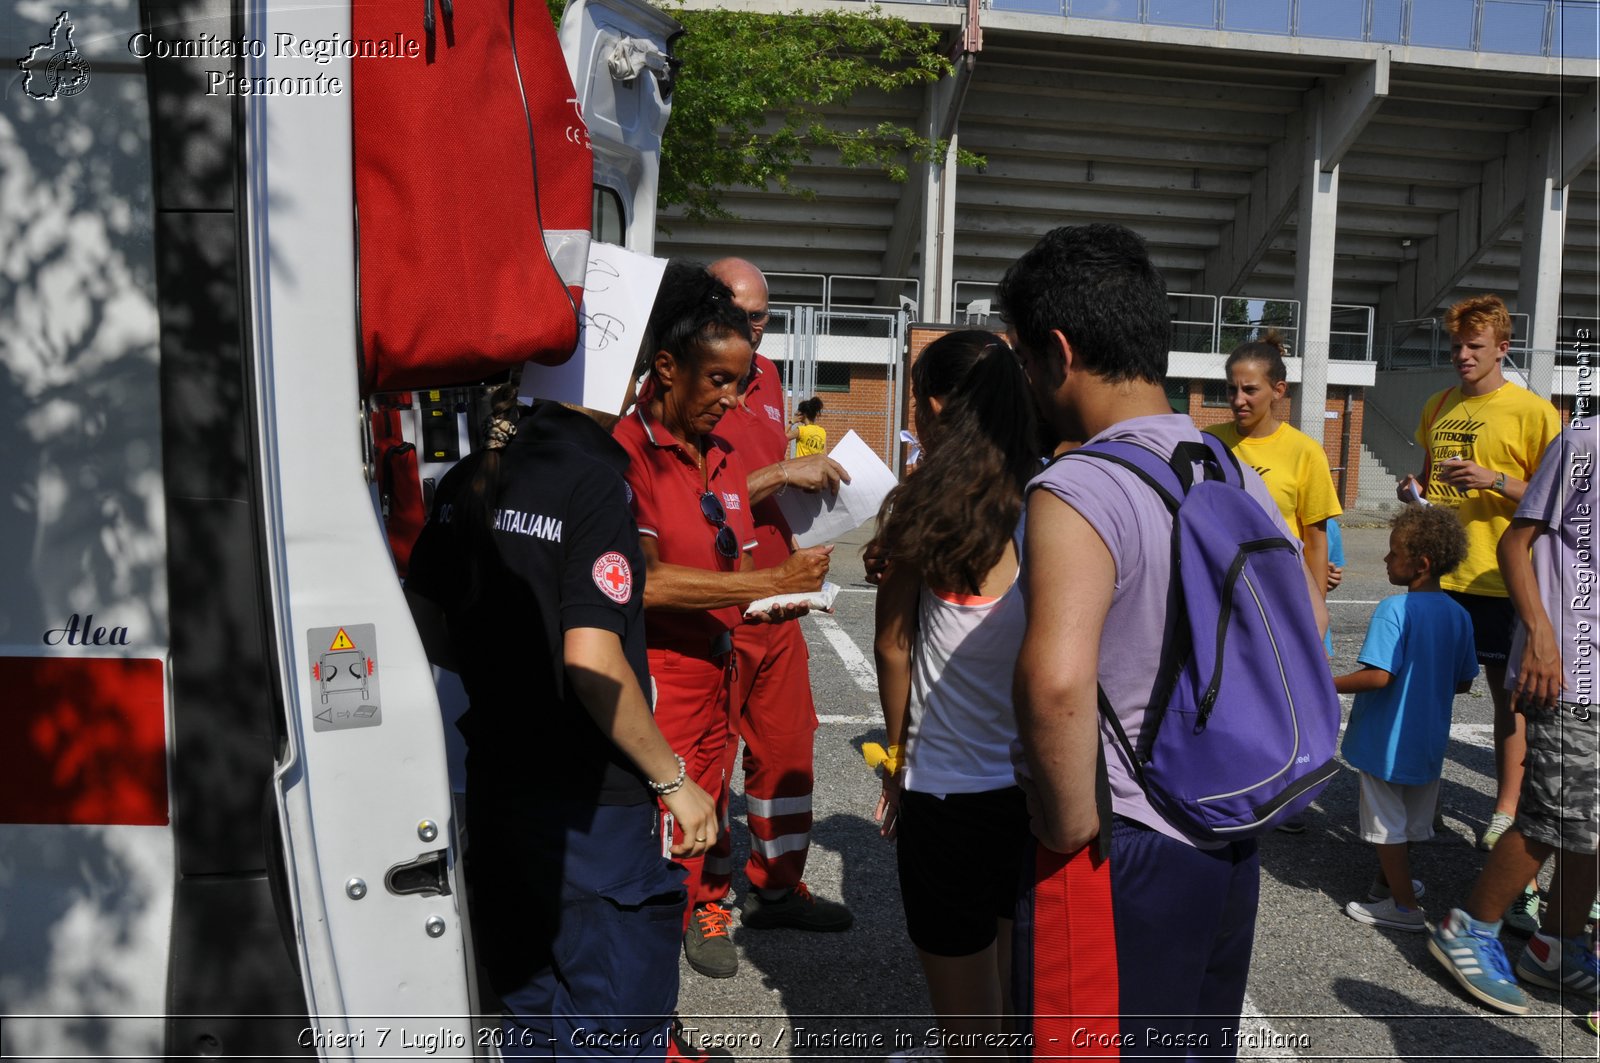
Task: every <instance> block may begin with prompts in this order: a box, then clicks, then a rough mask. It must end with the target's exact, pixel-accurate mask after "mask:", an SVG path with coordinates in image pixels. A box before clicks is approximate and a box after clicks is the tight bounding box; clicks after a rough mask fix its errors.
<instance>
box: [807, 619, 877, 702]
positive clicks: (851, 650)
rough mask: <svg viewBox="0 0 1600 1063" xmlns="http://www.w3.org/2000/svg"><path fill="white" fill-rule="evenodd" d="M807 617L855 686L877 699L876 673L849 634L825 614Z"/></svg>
mask: <svg viewBox="0 0 1600 1063" xmlns="http://www.w3.org/2000/svg"><path fill="white" fill-rule="evenodd" d="M807 615H808V616H809V617H810V618H811V619H812V620H815V621H816V623H817V630H819V631H821V632H822V637H823V638H825V639H827V640H828V645H830V646H832V647H833V652H834V653H837V654H838V655H839V662H840V663H841V664H843V665H844V670H845V671H846V672H849V673H850V678H851V679H854V680H855V681H856V686H858V687H860V688H861V689H862V690H864V691H866V692H867V693H868V694H871V695H872V696H873V697H877V696H878V673H877V671H876V670H875V669H874V668H873V667H872V664H871V663H870V662H869V661H868V660H867V658H866V656H865V655H864V654H863V653H862V652H861V651H860V650H859V649H857V648H856V643H855V640H854V639H852V638H851V637H850V633H849V632H847V631H845V629H844V628H842V627H840V626H839V622H838V621H837V620H835V619H834V618H833V617H831V616H828V615H827V614H825V613H808V614H807Z"/></svg>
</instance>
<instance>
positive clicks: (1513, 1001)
mask: <svg viewBox="0 0 1600 1063" xmlns="http://www.w3.org/2000/svg"><path fill="white" fill-rule="evenodd" d="M1486 926H1487V927H1488V928H1487V929H1482V930H1480V929H1478V928H1477V927H1474V926H1473V925H1472V920H1471V919H1470V918H1468V916H1467V913H1466V912H1463V911H1462V910H1461V909H1460V908H1452V909H1450V914H1449V915H1447V916H1445V917H1444V918H1443V919H1441V920H1439V928H1438V929H1437V930H1435V931H1434V932H1433V933H1432V934H1429V935H1428V951H1429V952H1431V953H1433V958H1434V959H1436V960H1438V961H1439V962H1440V963H1442V964H1444V969H1445V970H1447V971H1449V972H1450V974H1451V975H1452V976H1453V977H1454V978H1455V980H1456V981H1458V982H1460V983H1461V988H1462V989H1465V990H1466V991H1467V993H1468V994H1470V995H1471V996H1473V997H1476V998H1477V999H1478V1000H1479V1001H1480V1002H1481V1003H1484V1004H1487V1005H1489V1007H1491V1008H1496V1009H1498V1010H1500V1011H1505V1012H1509V1013H1511V1014H1512V1015H1522V1014H1525V1013H1526V1012H1527V1010H1528V997H1527V995H1526V994H1524V993H1523V992H1522V990H1521V988H1520V987H1518V985H1517V981H1516V979H1515V978H1513V977H1512V976H1511V961H1510V960H1509V959H1508V958H1507V957H1506V950H1505V946H1504V945H1502V944H1500V925H1499V924H1498V923H1492V924H1486ZM1591 962H1592V961H1591Z"/></svg>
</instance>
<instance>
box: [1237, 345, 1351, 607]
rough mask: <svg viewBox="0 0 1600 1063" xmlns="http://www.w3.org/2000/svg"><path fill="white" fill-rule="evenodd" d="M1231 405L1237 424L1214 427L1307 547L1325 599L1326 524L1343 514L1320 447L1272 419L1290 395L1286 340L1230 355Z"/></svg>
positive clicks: (1244, 347) (1308, 565)
mask: <svg viewBox="0 0 1600 1063" xmlns="http://www.w3.org/2000/svg"><path fill="white" fill-rule="evenodd" d="M1227 372H1228V403H1229V405H1230V406H1231V407H1232V408H1233V423H1232V424H1219V425H1212V426H1211V427H1210V428H1207V429H1206V431H1207V432H1210V433H1211V434H1212V435H1214V436H1217V437H1218V438H1219V439H1221V440H1222V441H1223V442H1224V443H1226V444H1228V449H1229V450H1231V451H1233V453H1234V456H1235V457H1237V458H1238V459H1239V461H1240V462H1241V463H1243V464H1245V465H1248V466H1250V467H1251V468H1252V469H1254V470H1255V471H1256V472H1257V473H1259V474H1260V476H1261V479H1262V480H1263V481H1265V483H1266V485H1267V490H1268V491H1269V492H1271V494H1272V498H1273V501H1275V502H1277V503H1278V511H1279V512H1280V513H1282V514H1283V520H1284V523H1286V524H1288V525H1289V528H1290V530H1291V531H1293V532H1294V533H1295V534H1296V535H1298V536H1299V537H1300V541H1301V542H1302V543H1304V544H1305V554H1304V556H1305V562H1306V570H1307V571H1308V572H1310V573H1311V577H1312V582H1313V583H1314V584H1315V585H1316V586H1319V587H1321V588H1323V592H1324V593H1326V592H1327V591H1328V590H1329V589H1330V579H1329V576H1330V572H1329V569H1328V520H1329V518H1331V517H1337V516H1338V515H1339V514H1340V513H1343V512H1344V508H1343V507H1342V506H1340V505H1339V494H1338V492H1337V491H1336V490H1334V486H1333V473H1332V472H1331V471H1330V470H1329V468H1328V456H1327V455H1326V454H1325V453H1323V450H1322V444H1320V443H1318V442H1317V441H1316V440H1314V439H1312V438H1311V437H1310V436H1308V435H1306V434H1305V433H1304V432H1302V431H1300V430H1299V429H1297V428H1295V427H1294V426H1292V425H1287V424H1284V423H1283V422H1282V421H1280V420H1278V418H1277V417H1275V416H1273V413H1272V403H1273V402H1274V400H1277V399H1281V398H1283V396H1284V394H1285V392H1287V391H1288V390H1289V383H1288V370H1287V368H1286V367H1285V366H1284V364H1283V340H1282V339H1280V338H1279V336H1278V334H1277V332H1276V331H1269V332H1268V333H1267V334H1266V335H1265V336H1263V337H1262V338H1261V339H1259V340H1255V341H1253V342H1250V343H1246V344H1244V345H1242V346H1240V347H1237V348H1235V349H1234V352H1233V353H1232V354H1230V355H1228V365H1227Z"/></svg>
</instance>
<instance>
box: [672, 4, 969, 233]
mask: <svg viewBox="0 0 1600 1063" xmlns="http://www.w3.org/2000/svg"><path fill="white" fill-rule="evenodd" d="M666 10H667V13H668V14H670V15H671V16H672V17H673V18H675V19H677V20H678V21H679V22H680V23H682V24H683V27H684V29H685V30H687V31H688V32H687V33H686V34H685V35H684V37H683V38H682V39H680V40H679V42H678V44H677V47H676V48H675V51H676V53H677V55H678V56H679V57H680V58H681V59H682V60H683V67H682V69H681V72H680V78H679V82H678V89H677V91H676V93H675V95H674V98H673V108H672V120H671V121H670V122H669V123H668V124H667V133H666V141H665V143H664V144H663V146H662V151H661V189H660V197H659V201H660V204H661V205H662V206H663V207H666V206H674V205H678V204H682V205H683V206H684V208H685V214H686V215H687V216H688V217H690V218H692V219H696V220H703V219H707V218H718V217H728V216H729V215H728V212H727V211H726V210H724V209H723V208H722V207H721V206H719V204H718V194H719V192H720V191H722V190H724V189H728V188H732V187H736V186H741V185H743V186H752V187H756V188H764V187H768V186H769V185H776V186H777V187H779V188H782V189H784V190H786V191H789V192H791V193H794V194H796V195H799V196H802V197H809V196H810V195H811V192H810V190H809V189H806V188H804V187H801V186H799V185H796V184H795V183H793V182H792V180H791V175H792V173H793V171H794V168H795V167H796V166H799V165H803V164H805V163H807V162H809V161H810V159H811V155H812V152H813V151H816V150H817V149H819V148H832V149H835V150H837V151H838V153H839V158H840V160H841V161H842V162H843V163H844V164H845V165H846V166H872V167H877V168H879V169H881V170H883V171H884V172H885V173H887V174H888V175H889V177H890V178H891V179H893V180H896V181H904V180H905V179H906V177H907V168H908V166H909V164H910V163H912V162H922V161H928V160H929V159H933V158H938V157H941V156H942V154H943V152H944V150H945V145H944V144H942V143H934V142H931V141H930V140H929V139H928V138H926V137H924V136H922V135H920V134H919V133H918V131H917V130H915V129H912V128H911V127H909V126H906V125H902V124H899V123H896V122H890V121H885V122H879V123H876V124H874V125H870V126H861V125H859V124H857V123H853V122H850V121H848V120H847V119H845V118H844V116H843V108H844V105H845V104H847V103H848V102H849V100H850V98H851V97H852V96H853V95H854V94H855V93H857V92H860V91H863V90H877V91H880V92H884V93H894V92H897V91H901V90H905V89H909V88H913V87H915V86H918V85H922V84H925V83H927V82H930V81H936V80H938V79H939V78H940V77H943V76H945V75H946V74H948V73H949V72H950V64H949V62H948V60H946V59H945V57H944V56H943V55H942V54H940V34H939V32H938V30H937V29H935V28H934V27H932V26H918V25H913V24H912V23H909V22H907V21H905V20H904V19H900V18H890V17H888V16H885V15H884V14H882V12H881V11H880V10H879V9H878V8H876V7H868V8H866V9H864V10H863V11H859V12H855V11H852V12H843V11H832V12H822V13H817V14H798V13H797V14H781V13H766V12H762V13H756V12H749V11H689V10H684V9H682V8H667V9H666ZM920 104H921V99H920V94H919V95H918V97H917V105H918V106H919V107H920ZM830 110H831V111H832V116H831V117H832V120H831V121H830V120H829V119H830V116H829V113H828V112H829V111H830ZM960 161H961V162H962V163H964V164H966V165H976V164H977V163H979V162H981V161H982V160H981V159H979V158H978V157H977V156H975V155H972V154H971V153H964V155H963V157H962V158H961V160H960Z"/></svg>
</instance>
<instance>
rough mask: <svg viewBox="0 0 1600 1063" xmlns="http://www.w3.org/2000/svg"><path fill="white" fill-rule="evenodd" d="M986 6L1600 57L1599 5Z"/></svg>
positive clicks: (1012, 2)
mask: <svg viewBox="0 0 1600 1063" xmlns="http://www.w3.org/2000/svg"><path fill="white" fill-rule="evenodd" d="M947 2H950V3H964V2H965V0H947ZM984 6H985V7H990V8H993V9H994V10H996V11H1020V12H1028V13H1032V14H1041V15H1046V14H1048V15H1063V16H1066V17H1067V18H1084V19H1097V20H1103V21H1110V22H1136V23H1140V24H1142V25H1150V26H1175V27H1189V28H1193V29H1203V30H1227V31H1230V32H1234V33H1260V34H1268V35H1272V36H1281V37H1312V38H1321V39H1324V40H1347V41H1366V42H1372V43H1380V44H1398V45H1406V46H1415V47H1420V48H1445V49H1450V50H1454V51H1467V52H1497V53H1506V54H1511V55H1541V56H1559V57H1564V58H1567V59H1595V58H1600V40H1597V37H1600V32H1597V30H1600V2H1596V0H984Z"/></svg>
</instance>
